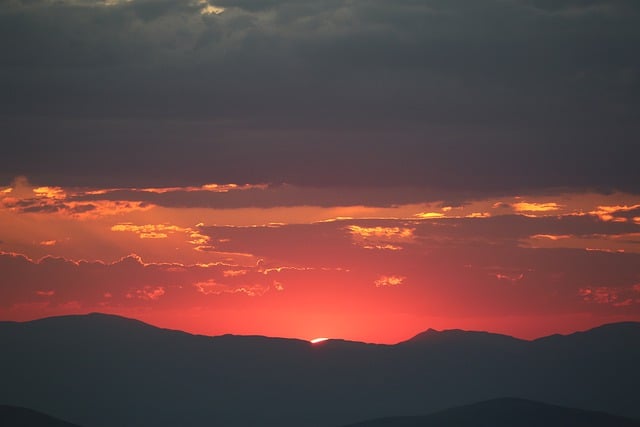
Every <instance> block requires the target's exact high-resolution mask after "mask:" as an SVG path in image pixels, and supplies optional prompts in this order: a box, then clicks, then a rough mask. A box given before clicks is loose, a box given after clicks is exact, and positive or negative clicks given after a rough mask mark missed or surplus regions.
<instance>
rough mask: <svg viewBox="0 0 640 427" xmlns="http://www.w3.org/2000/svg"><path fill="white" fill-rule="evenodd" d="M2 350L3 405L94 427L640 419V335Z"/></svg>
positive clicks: (139, 334)
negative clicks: (559, 411)
mask: <svg viewBox="0 0 640 427" xmlns="http://www.w3.org/2000/svg"><path fill="white" fill-rule="evenodd" d="M0 342H1V343H2V346H3V349H2V351H1V352H0V378H2V381H0V402H2V403H5V404H11V405H16V406H23V407H28V408H34V409H37V410H39V411H43V412H45V413H50V414H57V415H58V416H60V417H61V418H63V419H65V420H68V421H70V422H74V423H77V424H79V425H82V426H84V427H113V426H119V427H129V426H131V427H133V426H136V427H151V426H153V427H165V426H166V427H169V426H171V427H173V426H178V425H179V426H182V427H200V426H203V425H221V426H226V427H249V426H258V425H259V426H278V427H327V426H337V425H345V424H349V423H353V422H357V421H361V420H367V419H375V418H380V417H386V416H396V415H407V414H428V413H432V412H435V411H438V410H443V409H446V408H451V407H454V406H459V405H463V404H467V403H470V402H479V401H484V400H489V399H493V398H497V397H503V396H518V397H522V398H526V399H531V400H536V401H542V402H547V403H552V404H556V405H561V406H567V407H573V408H580V409H585V410H597V411H605V412H609V413H612V414H616V415H622V416H629V417H637V418H640V388H639V387H638V386H637V385H638V384H640V365H638V363H637V361H638V360H640V324H638V323H619V324H612V325H605V326H603V327H600V328H596V329H593V330H591V331H587V332H583V333H577V334H572V335H568V336H552V337H548V338H544V339H540V340H536V341H531V342H530V341H522V340H518V339H514V338H511V337H506V336H502V335H495V334H488V333H483V332H464V331H445V332H436V331H427V332H425V333H423V334H420V335H418V336H417V337H415V338H414V339H411V340H409V341H406V342H403V343H400V344H397V345H393V346H388V345H372V344H363V343H356V342H345V341H340V340H330V341H327V342H324V343H323V344H319V345H311V344H310V343H308V342H306V341H300V340H289V339H274V338H265V337H242V336H231V335H226V336H220V337H205V336H194V335H189V334H186V333H182V332H177V331H168V330H163V329H158V328H155V327H153V326H150V325H147V324H144V323H141V322H138V321H135V320H131V319H125V318H121V317H116V316H108V315H102V314H91V315H86V316H65V317H57V318H49V319H42V320H38V321H33V322H25V323H15V322H0Z"/></svg>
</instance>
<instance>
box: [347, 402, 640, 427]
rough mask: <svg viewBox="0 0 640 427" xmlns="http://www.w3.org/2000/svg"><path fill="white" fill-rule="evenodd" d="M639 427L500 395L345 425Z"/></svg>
mask: <svg viewBox="0 0 640 427" xmlns="http://www.w3.org/2000/svg"><path fill="white" fill-rule="evenodd" d="M513 426H518V427H640V421H638V420H633V419H629V418H623V417H617V416H614V415H610V414H607V413H604V412H595V411H584V410H580V409H571V408H565V407H561V406H555V405H547V404H544V403H540V402H534V401H531V400H525V399H515V398H503V399H492V400H489V401H485V402H480V403H475V404H471V405H466V406H459V407H456V408H451V409H446V410H444V411H440V412H436V413H434V414H430V415H424V416H413V417H389V418H381V419H376V420H371V421H364V422H361V423H356V424H350V425H349V426H345V427H513Z"/></svg>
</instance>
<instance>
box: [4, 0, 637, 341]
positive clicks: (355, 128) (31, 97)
mask: <svg viewBox="0 0 640 427" xmlns="http://www.w3.org/2000/svg"><path fill="white" fill-rule="evenodd" d="M639 44H640V3H639V2H637V0H581V1H578V0H553V1H552V0H482V1H478V0H446V1H445V0H394V1H390V0H219V1H207V0H188V1H185V0H5V1H3V2H0V51H1V52H2V55H1V56H0V93H2V94H3V95H2V97H0V141H2V143H1V144H0V319H3V320H29V319H35V318H41V317H45V316H51V315H62V314H72V313H87V312H94V311H100V312H106V313H113V314H120V315H125V316H129V317H134V318H137V319H141V320H144V321H147V322H150V323H153V324H155V325H158V326H162V327H167V328H174V329H182V330H186V331H189V332H193V333H201V334H207V335H218V334H224V333H234V334H260V335H268V336H282V337H296V338H303V339H312V338H316V337H333V338H345V339H351V340H359V341H368V342H380V343H394V342H399V341H402V340H405V339H408V338H410V337H411V336H413V335H415V334H417V333H419V332H421V331H423V330H426V329H428V328H434V329H450V328H462V329H470V330H488V331H492V332H499V333H505V334H510V335H514V336H517V337H522V338H527V339H532V338H536V337H540V336H543V335H548V334H553V333H570V332H573V331H576V330H582V329H586V328H589V327H593V326H597V325H600V324H603V323H609V322H616V321H623V320H636V321H640V167H639V166H638V159H640V142H639V141H640V56H638V55H637V46H638V45H639Z"/></svg>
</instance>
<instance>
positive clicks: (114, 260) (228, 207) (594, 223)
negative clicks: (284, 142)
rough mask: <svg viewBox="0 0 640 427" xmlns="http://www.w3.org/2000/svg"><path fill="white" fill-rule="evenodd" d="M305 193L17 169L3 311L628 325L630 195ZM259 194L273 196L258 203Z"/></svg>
mask: <svg viewBox="0 0 640 427" xmlns="http://www.w3.org/2000/svg"><path fill="white" fill-rule="evenodd" d="M306 191H311V192H313V191H318V194H322V192H321V190H313V189H312V190H306V189H304V191H303V189H300V188H295V187H292V186H275V187H274V186H266V185H262V186H256V185H252V186H242V185H235V184H220V185H216V184H207V185H203V186H194V187H166V188H144V189H126V188H125V189H104V188H61V187H54V186H49V187H47V186H41V187H33V186H31V185H30V184H29V183H28V181H27V180H26V179H17V180H16V181H15V182H14V184H13V185H12V186H11V187H7V188H4V187H3V188H2V189H0V236H1V241H0V269H1V271H2V276H3V279H6V280H5V282H6V283H15V284H16V286H11V287H9V286H4V287H0V301H2V303H3V304H0V319H7V320H21V319H22V320H25V319H29V318H37V317H43V316H46V315H58V314H69V313H81V312H91V311H102V312H108V313H113V314H121V315H125V316H128V317H134V318H138V319H141V320H144V321H148V322H150V323H152V324H155V325H158V326H161V327H167V328H174V329H183V330H186V331H188V332H192V333H202V334H206V335H217V334H225V333H234V334H259V335H269V336H284V337H297V338H301V339H306V337H309V336H332V337H340V338H344V339H350V340H358V341H368V342H380V343H394V342H398V341H401V340H404V339H407V338H409V337H410V336H412V335H415V334H416V333H418V332H421V331H423V330H426V329H427V328H430V327H431V328H435V329H449V328H462V329H472V330H489V331H493V332H503V333H509V334H512V335H515V336H519V337H538V336H541V335H544V334H546V333H563V332H570V331H572V330H576V329H578V328H587V327H591V326H596V325H598V324H602V323H604V322H607V321H614V320H634V319H635V320H640V311H639V309H640V293H639V291H638V290H637V286H638V277H640V270H638V265H640V261H638V258H637V256H640V255H639V254H640V244H638V241H639V240H638V237H639V236H640V230H639V229H638V223H640V216H639V215H640V213H639V212H638V210H639V209H640V200H639V199H638V197H637V196H635V195H629V194H623V193H613V194H608V195H602V194H582V193H576V194H559V195H557V196H544V197H543V196H536V195H524V196H522V198H519V197H513V196H511V197H508V196H504V197H498V198H486V199H482V200H481V199H478V200H469V201H467V202H464V203H462V202H461V203H460V204H456V205H453V206H452V205H450V203H451V202H450V201H449V202H445V201H436V202H433V201H432V202H430V203H423V202H415V203H408V204H404V205H402V204H401V205H389V206H384V203H381V202H380V201H379V200H376V203H377V204H376V205H375V206H366V205H363V204H362V200H360V199H359V200H358V204H355V205H353V206H331V205H330V204H329V203H327V200H328V199H327V200H325V201H324V202H323V203H322V205H321V206H309V205H302V204H296V203H294V201H295V200H294V198H293V196H298V195H305V192H306ZM345 191H346V190H345ZM230 195H231V196H232V197H230V198H227V197H228V196H230ZM292 195H293V196H292ZM120 196H122V198H120ZM221 196H222V197H223V198H222V199H215V198H216V197H221ZM284 196H286V197H284ZM193 197H195V198H193ZM209 197H214V199H209ZM243 197H246V198H247V199H242V198H243ZM270 197H275V199H276V200H278V198H279V197H284V199H285V201H286V203H285V204H284V205H283V206H280V205H277V204H276V205H275V206H273V205H271V204H268V203H267V205H266V206H262V207H261V206H260V205H259V203H257V202H256V200H258V201H260V200H263V199H264V200H267V201H268V200H270V199H269V198H270ZM525 197H526V199H525ZM229 200H230V201H231V202H229ZM237 200H240V203H238V205H237V206H236V205H234V204H233V203H235V201H237ZM247 200H248V202H247ZM305 200H306V201H308V200H309V198H307V199H305ZM525 200H526V201H525ZM203 201H204V202H203ZM213 201H215V203H214V202H213ZM218 202H220V203H221V204H222V205H221V206H218ZM225 203H229V204H225ZM256 204H257V205H256ZM379 205H382V206H379ZM416 212H418V214H416ZM429 219H431V220H432V221H430V220H429ZM587 248H590V249H592V250H587ZM560 249H561V250H560ZM131 254H137V255H131ZM596 266H597V268H596Z"/></svg>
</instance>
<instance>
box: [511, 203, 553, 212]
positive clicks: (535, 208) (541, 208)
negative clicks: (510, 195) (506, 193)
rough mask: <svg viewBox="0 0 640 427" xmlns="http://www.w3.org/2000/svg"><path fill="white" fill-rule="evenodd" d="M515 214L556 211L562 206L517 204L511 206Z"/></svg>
mask: <svg viewBox="0 0 640 427" xmlns="http://www.w3.org/2000/svg"><path fill="white" fill-rule="evenodd" d="M511 206H512V207H513V209H514V210H515V211H516V212H550V211H557V210H559V209H560V208H561V207H562V206H561V205H559V204H558V203H555V202H549V203H528V202H517V203H513V204H512V205H511Z"/></svg>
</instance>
